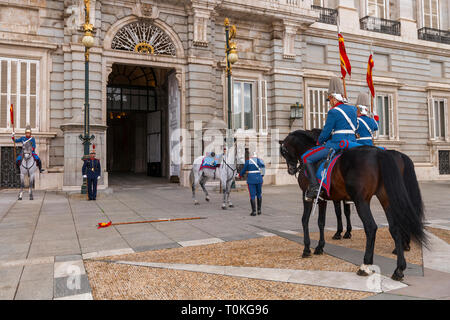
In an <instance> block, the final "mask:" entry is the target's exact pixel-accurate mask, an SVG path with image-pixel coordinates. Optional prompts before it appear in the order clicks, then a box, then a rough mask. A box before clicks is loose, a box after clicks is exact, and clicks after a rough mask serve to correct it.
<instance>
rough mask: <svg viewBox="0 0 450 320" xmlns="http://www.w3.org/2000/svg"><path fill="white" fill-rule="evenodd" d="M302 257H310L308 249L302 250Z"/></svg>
mask: <svg viewBox="0 0 450 320" xmlns="http://www.w3.org/2000/svg"><path fill="white" fill-rule="evenodd" d="M302 258H311V251H310V250H306V251H305V250H303V254H302Z"/></svg>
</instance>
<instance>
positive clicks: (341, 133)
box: [302, 77, 360, 201]
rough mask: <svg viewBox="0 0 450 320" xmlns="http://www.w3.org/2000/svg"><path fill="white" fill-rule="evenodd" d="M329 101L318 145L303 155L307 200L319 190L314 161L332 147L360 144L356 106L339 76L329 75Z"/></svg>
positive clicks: (321, 157) (348, 147) (313, 196)
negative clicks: (347, 94)
mask: <svg viewBox="0 0 450 320" xmlns="http://www.w3.org/2000/svg"><path fill="white" fill-rule="evenodd" d="M327 100H328V101H330V105H331V108H330V110H329V111H328V114H327V119H326V122H325V126H324V127H323V129H322V132H321V134H320V136H319V140H318V142H317V145H318V146H317V147H314V148H311V149H310V150H308V151H306V152H305V153H304V154H303V155H302V161H303V163H304V164H305V166H306V172H307V175H308V179H309V182H310V183H309V188H308V190H307V191H306V193H305V198H306V200H310V201H311V200H313V199H314V198H316V197H317V194H318V193H319V191H320V190H319V183H318V182H317V179H316V178H315V176H316V175H315V166H314V163H316V162H317V161H319V160H321V159H323V158H325V157H326V156H327V155H328V153H329V152H330V150H331V149H334V150H335V151H338V150H341V149H344V150H346V149H350V148H353V147H357V146H360V144H358V143H357V142H356V136H355V132H356V126H357V120H356V119H357V111H356V107H355V106H352V105H349V104H346V99H345V98H344V88H343V86H342V83H341V80H340V79H339V78H338V77H333V78H331V79H330V85H329V87H328V99H327Z"/></svg>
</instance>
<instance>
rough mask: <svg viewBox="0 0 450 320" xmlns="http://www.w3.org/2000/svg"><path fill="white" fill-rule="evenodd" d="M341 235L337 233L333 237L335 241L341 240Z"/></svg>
mask: <svg viewBox="0 0 450 320" xmlns="http://www.w3.org/2000/svg"><path fill="white" fill-rule="evenodd" d="M341 238H342V237H341V233H340V232H336V233H335V234H334V236H333V238H332V239H333V240H341Z"/></svg>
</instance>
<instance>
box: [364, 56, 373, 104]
mask: <svg viewBox="0 0 450 320" xmlns="http://www.w3.org/2000/svg"><path fill="white" fill-rule="evenodd" d="M373 66H374V63H373V57H372V54H371V55H370V56H369V61H368V62H367V76H366V80H367V85H368V86H369V89H370V93H371V94H372V97H375V87H374V86H373V78H372V70H373Z"/></svg>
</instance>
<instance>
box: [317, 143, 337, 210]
mask: <svg viewBox="0 0 450 320" xmlns="http://www.w3.org/2000/svg"><path fill="white" fill-rule="evenodd" d="M334 153H335V151H334V150H333V149H331V151H330V152H329V153H328V157H327V162H326V163H325V165H324V169H323V170H322V179H321V180H320V185H319V192H318V193H317V196H316V198H315V199H314V205H313V208H312V214H311V216H312V217H314V214H315V213H316V207H317V202H318V201H319V196H320V190H322V184H323V180H325V177H326V176H327V172H328V165H329V164H330V160H331V158H333V156H334Z"/></svg>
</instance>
